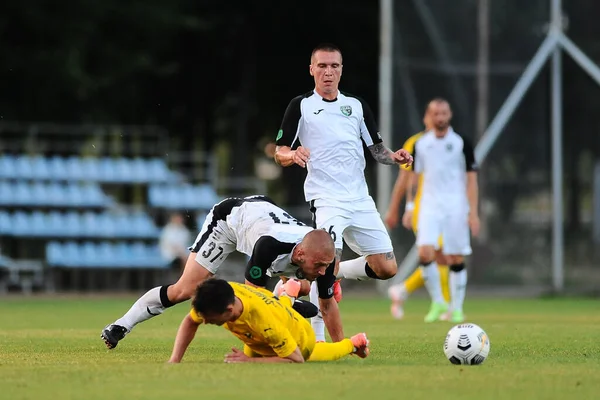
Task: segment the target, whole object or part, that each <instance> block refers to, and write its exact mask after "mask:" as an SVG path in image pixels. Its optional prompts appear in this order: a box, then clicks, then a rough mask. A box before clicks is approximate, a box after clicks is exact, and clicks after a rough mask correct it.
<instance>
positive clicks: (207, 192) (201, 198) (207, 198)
mask: <svg viewBox="0 0 600 400" xmlns="http://www.w3.org/2000/svg"><path fill="white" fill-rule="evenodd" d="M195 197H196V202H195V204H196V206H195V207H194V208H196V209H198V208H200V209H203V210H210V209H211V208H212V206H214V205H215V204H217V203H218V202H219V201H220V200H221V199H220V198H219V196H218V195H217V192H215V189H214V188H213V187H212V186H210V185H198V186H196V192H195Z"/></svg>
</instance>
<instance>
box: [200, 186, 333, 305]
mask: <svg viewBox="0 0 600 400" xmlns="http://www.w3.org/2000/svg"><path fill="white" fill-rule="evenodd" d="M207 219H208V220H210V223H208V224H207V223H205V227H206V228H203V229H204V233H203V234H202V235H201V237H200V239H199V240H197V242H196V243H195V244H194V246H192V247H191V248H190V250H191V251H192V252H198V249H200V247H201V246H202V245H203V243H204V241H206V239H207V238H208V237H209V236H210V235H211V234H212V233H213V232H218V233H219V235H225V236H226V238H223V239H222V240H225V241H226V242H227V243H235V245H236V250H237V251H239V252H241V253H243V254H246V255H247V256H249V257H250V260H249V261H248V264H247V267H246V272H245V276H246V279H247V280H248V281H249V282H251V283H253V284H254V285H257V286H261V287H264V286H266V284H267V281H268V278H269V277H275V276H288V277H297V278H300V279H302V278H303V276H302V271H301V270H300V269H299V267H298V266H297V265H294V264H293V263H292V252H293V250H294V247H295V246H296V245H297V244H298V243H300V242H301V241H302V239H303V238H304V236H305V235H306V234H307V233H308V232H310V231H311V230H312V229H313V228H311V227H309V226H307V225H305V224H304V223H303V222H300V221H298V220H297V219H295V218H294V217H292V216H291V215H290V214H288V213H287V212H285V211H284V210H283V209H281V208H279V207H278V206H277V205H275V203H274V202H273V201H272V200H271V199H269V198H268V197H265V196H251V197H246V198H228V199H225V200H223V201H221V202H220V203H218V204H217V205H215V206H214V207H213V208H212V210H211V211H210V213H209V214H208V216H207ZM334 267H335V262H334V263H332V264H331V265H330V266H329V267H328V268H327V271H326V273H325V275H324V276H320V277H319V278H317V284H318V287H319V297H321V298H330V297H331V296H332V295H333V284H334V282H335V276H334V275H333V273H334Z"/></svg>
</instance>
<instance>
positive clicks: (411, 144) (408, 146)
mask: <svg viewBox="0 0 600 400" xmlns="http://www.w3.org/2000/svg"><path fill="white" fill-rule="evenodd" d="M424 133H425V132H424V131H421V132H419V133H415V134H414V135H412V136H411V137H409V138H408V139H406V142H404V145H403V146H402V148H403V149H404V150H406V151H408V152H409V153H410V154H413V155H414V152H415V143H417V140H419V139H420V138H421V136H423V134H424ZM400 168H403V169H405V170H407V171H412V170H413V166H412V165H406V164H403V165H400ZM422 188H423V174H420V175H419V181H418V186H417V193H416V195H415V198H414V199H413V201H414V203H415V209H414V211H413V215H412V228H413V232H415V233H416V232H417V222H418V221H419V204H420V203H421V189H422Z"/></svg>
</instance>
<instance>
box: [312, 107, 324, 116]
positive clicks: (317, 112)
mask: <svg viewBox="0 0 600 400" xmlns="http://www.w3.org/2000/svg"><path fill="white" fill-rule="evenodd" d="M323 110H324V108H319V109H318V110H317V111H315V112H313V114H315V115H319V114H321V111H323Z"/></svg>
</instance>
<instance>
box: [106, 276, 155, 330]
mask: <svg viewBox="0 0 600 400" xmlns="http://www.w3.org/2000/svg"><path fill="white" fill-rule="evenodd" d="M160 290H161V286H157V287H155V288H154V289H150V290H148V291H147V292H146V294H144V295H143V296H142V297H140V298H139V299H138V300H137V301H136V302H135V303H133V305H132V306H131V308H130V309H129V311H127V313H126V314H125V315H123V316H122V317H121V318H119V319H118V320H116V321H115V323H114V324H115V325H120V326H123V327H125V328H127V331H131V329H133V327H134V326H136V325H137V324H139V323H140V322H143V321H146V320H147V319H150V318H152V317H155V316H157V315H160V314H162V313H163V311H165V309H166V307H165V306H163V305H162V302H161V301H160Z"/></svg>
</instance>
